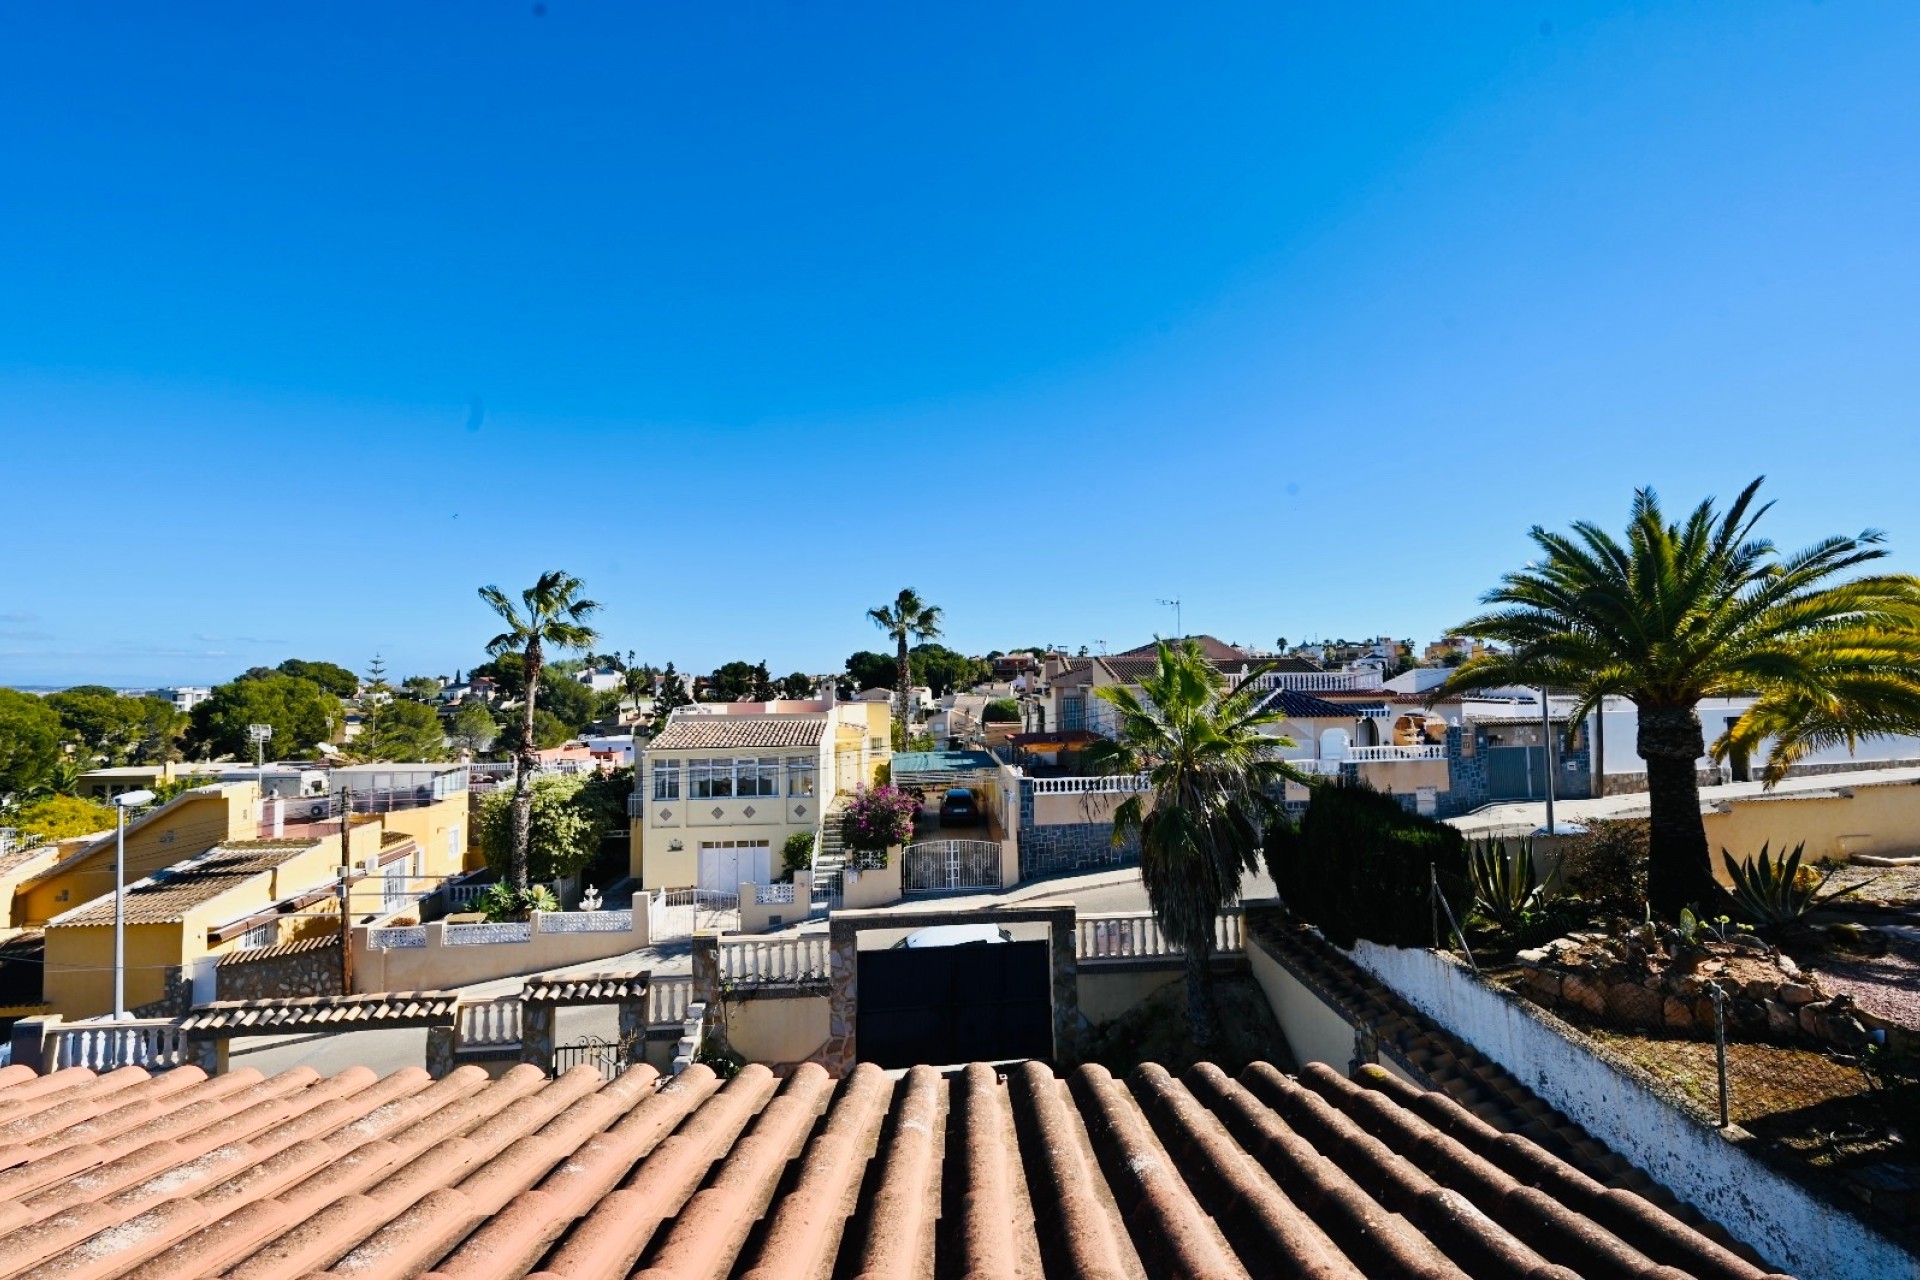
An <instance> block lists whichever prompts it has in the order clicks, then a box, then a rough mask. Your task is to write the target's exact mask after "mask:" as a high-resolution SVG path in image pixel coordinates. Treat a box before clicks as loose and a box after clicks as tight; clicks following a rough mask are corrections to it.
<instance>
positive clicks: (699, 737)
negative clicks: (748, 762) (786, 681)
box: [647, 714, 827, 752]
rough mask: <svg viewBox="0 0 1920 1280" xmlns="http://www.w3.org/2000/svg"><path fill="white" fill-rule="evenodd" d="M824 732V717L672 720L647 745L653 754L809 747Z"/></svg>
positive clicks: (744, 717) (735, 717)
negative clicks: (660, 752) (662, 752)
mask: <svg viewBox="0 0 1920 1280" xmlns="http://www.w3.org/2000/svg"><path fill="white" fill-rule="evenodd" d="M826 731H827V722H826V718H825V717H823V716H795V715H781V714H771V715H758V716H726V715H688V716H675V717H674V718H673V719H672V720H671V721H669V722H668V723H667V727H666V728H664V729H662V730H661V731H660V732H659V733H658V734H656V735H655V736H654V739H653V741H651V742H649V743H648V744H647V750H648V751H650V752H652V751H697V750H703V749H707V748H712V747H733V748H757V747H812V746H818V745H819V743H820V739H821V738H822V737H824V736H825V734H826Z"/></svg>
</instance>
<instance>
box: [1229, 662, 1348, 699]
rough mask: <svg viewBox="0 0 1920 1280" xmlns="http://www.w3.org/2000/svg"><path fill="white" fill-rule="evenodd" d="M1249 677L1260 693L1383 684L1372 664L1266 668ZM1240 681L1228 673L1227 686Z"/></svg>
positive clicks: (1336, 690)
mask: <svg viewBox="0 0 1920 1280" xmlns="http://www.w3.org/2000/svg"><path fill="white" fill-rule="evenodd" d="M1251 679H1252V681H1253V687H1254V688H1256V689H1258V690H1260V691H1261V692H1263V693H1271V692H1272V691H1273V690H1275V689H1292V690H1293V691H1295V692H1296V693H1326V692H1336V693H1337V692H1340V691H1342V690H1349V689H1379V688H1383V687H1384V686H1385V682H1384V681H1383V680H1382V679H1381V677H1380V672H1379V670H1378V669H1377V668H1374V667H1360V668H1358V669H1356V670H1353V671H1266V672H1262V673H1261V674H1259V675H1257V676H1253V677H1251ZM1242 683H1243V681H1242V679H1241V677H1240V676H1238V675H1228V676H1227V686H1228V687H1229V688H1238V687H1239V686H1240V685H1241V684H1242Z"/></svg>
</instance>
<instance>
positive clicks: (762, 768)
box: [733, 757, 780, 796]
mask: <svg viewBox="0 0 1920 1280" xmlns="http://www.w3.org/2000/svg"><path fill="white" fill-rule="evenodd" d="M733 763H734V770H733V772H734V787H733V793H734V794H735V795H737V796H777V795H779V794H780V762H779V761H778V760H777V759H774V758H772V757H767V758H763V759H759V760H736V761H734V762H733Z"/></svg>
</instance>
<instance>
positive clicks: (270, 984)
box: [213, 937, 340, 1000]
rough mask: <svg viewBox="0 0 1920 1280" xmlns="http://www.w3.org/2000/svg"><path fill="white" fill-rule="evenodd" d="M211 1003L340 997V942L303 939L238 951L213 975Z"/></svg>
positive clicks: (330, 939) (222, 962)
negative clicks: (287, 997) (214, 1000)
mask: <svg viewBox="0 0 1920 1280" xmlns="http://www.w3.org/2000/svg"><path fill="white" fill-rule="evenodd" d="M213 989H214V999H216V1000H268V999H273V998H276V997H282V996H337V995H339V994H340V939H339V938H338V937H325V938H305V939H302V940H301V941H299V942H287V943H282V944H281V945H279V946H277V947H261V948H259V949H258V950H255V951H238V952H235V953H234V954H233V955H230V956H227V957H225V958H223V959H222V960H221V961H220V963H219V965H218V966H217V967H216V968H215V969H214V971H213Z"/></svg>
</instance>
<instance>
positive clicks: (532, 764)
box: [510, 640, 542, 893]
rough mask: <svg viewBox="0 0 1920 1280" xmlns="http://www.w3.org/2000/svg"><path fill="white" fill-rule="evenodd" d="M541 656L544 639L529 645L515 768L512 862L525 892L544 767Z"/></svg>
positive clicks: (517, 881)
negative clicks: (539, 716) (538, 715)
mask: <svg viewBox="0 0 1920 1280" xmlns="http://www.w3.org/2000/svg"><path fill="white" fill-rule="evenodd" d="M541 659H542V654H541V652H540V642H539V641H538V640H535V641H533V642H531V643H530V644H528V645H527V657H526V664H525V668H524V670H525V672H526V677H527V692H526V696H525V697H524V698H523V699H521V704H522V705H521V708H520V759H519V767H518V768H516V769H515V770H514V771H513V857H512V858H511V860H510V865H511V868H512V873H513V887H514V888H515V889H516V890H518V891H519V892H522V893H524V892H526V888H527V847H528V845H529V844H530V843H531V842H532V837H533V774H534V770H536V769H538V768H539V767H540V748H539V745H538V744H537V743H535V742H534V740H533V711H534V699H535V698H536V697H537V696H538V694H539V690H540V667H541V665H542V663H541Z"/></svg>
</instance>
